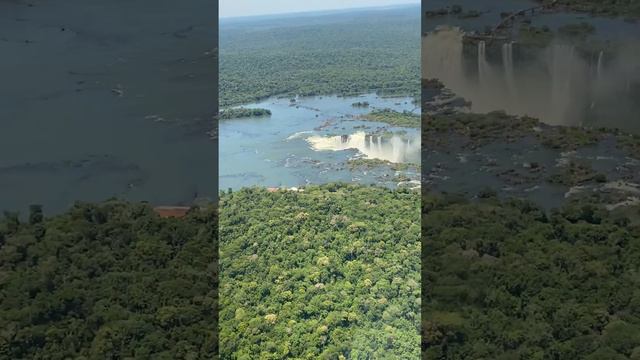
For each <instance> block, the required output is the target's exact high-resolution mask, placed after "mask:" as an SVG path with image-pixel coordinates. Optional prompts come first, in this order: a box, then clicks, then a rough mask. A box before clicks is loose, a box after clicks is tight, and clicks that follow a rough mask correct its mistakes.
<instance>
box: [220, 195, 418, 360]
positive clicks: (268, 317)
mask: <svg viewBox="0 0 640 360" xmlns="http://www.w3.org/2000/svg"><path fill="white" fill-rule="evenodd" d="M220 207H221V212H220V215H221V217H220V235H221V236H220V239H221V243H220V270H221V279H220V284H221V285H220V286H221V287H220V299H221V305H220V306H221V308H220V321H221V329H222V332H221V334H220V341H221V342H220V349H221V350H220V352H221V356H222V358H229V359H231V358H233V359H255V358H260V359H285V358H296V359H371V358H376V359H417V358H418V357H419V356H420V320H419V319H420V270H419V269H420V257H419V256H420V255H419V254H420V226H419V223H420V217H419V216H420V197H419V194H418V193H416V192H412V191H408V190H407V191H402V190H400V191H392V190H389V189H384V188H378V187H367V186H359V185H340V184H327V185H322V186H309V187H306V188H304V192H295V191H277V192H268V191H267V190H265V189H261V188H244V189H242V190H240V191H237V192H233V193H226V194H224V195H223V196H222V197H221V200H220Z"/></svg>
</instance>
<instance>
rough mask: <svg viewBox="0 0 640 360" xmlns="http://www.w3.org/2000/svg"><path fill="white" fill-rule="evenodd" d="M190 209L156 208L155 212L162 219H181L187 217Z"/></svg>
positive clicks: (177, 207) (182, 207)
mask: <svg viewBox="0 0 640 360" xmlns="http://www.w3.org/2000/svg"><path fill="white" fill-rule="evenodd" d="M190 209H191V208H190V207H187V206H156V207H154V208H153V211H155V212H156V214H158V215H160V217H162V218H170V217H173V218H181V217H185V216H186V215H187V212H189V210H190Z"/></svg>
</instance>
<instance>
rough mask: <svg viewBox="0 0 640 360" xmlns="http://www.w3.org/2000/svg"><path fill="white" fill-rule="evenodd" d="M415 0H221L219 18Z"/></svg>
mask: <svg viewBox="0 0 640 360" xmlns="http://www.w3.org/2000/svg"><path fill="white" fill-rule="evenodd" d="M419 4H420V3H419V2H418V1H417V0H350V1H348V2H345V1H344V0H323V1H320V0H309V1H305V2H300V1H298V0H295V1H294V0H274V1H270V2H269V3H265V2H264V1H259V0H240V1H232V0H221V1H220V8H219V13H220V18H235V17H249V16H264V15H280V14H282V15H284V14H292V13H305V12H315V11H331V10H348V9H358V8H368V7H384V6H395V5H398V6H400V5H419Z"/></svg>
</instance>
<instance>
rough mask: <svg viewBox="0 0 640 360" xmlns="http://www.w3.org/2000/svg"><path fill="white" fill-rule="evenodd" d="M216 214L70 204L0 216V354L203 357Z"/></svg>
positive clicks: (212, 339)
mask: <svg viewBox="0 0 640 360" xmlns="http://www.w3.org/2000/svg"><path fill="white" fill-rule="evenodd" d="M216 223H217V219H216V215H215V212H214V211H213V209H199V210H195V209H194V210H193V211H191V213H189V214H188V215H187V216H186V217H185V218H183V219H162V218H160V217H158V215H156V214H155V213H154V212H153V211H152V209H151V208H150V207H149V206H147V205H144V204H127V203H122V202H117V201H109V202H105V203H102V204H99V205H90V204H78V205H76V206H74V207H73V208H72V209H70V210H69V211H68V212H67V213H65V214H62V215H58V216H55V217H51V218H43V216H42V212H41V209H40V208H39V207H33V209H32V213H31V216H30V217H29V222H24V223H21V222H20V220H19V218H18V217H17V216H16V215H15V214H6V216H5V218H4V219H3V220H1V221H0V359H71V358H73V359H100V358H102V359H106V358H108V359H125V358H136V359H211V358H214V354H216V352H217V331H216V316H215V307H216V301H217V299H216V292H215V289H216V281H217V274H216V270H217V268H216V255H217V247H216V244H217V241H216Z"/></svg>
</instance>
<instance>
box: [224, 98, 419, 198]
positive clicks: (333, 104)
mask: <svg viewBox="0 0 640 360" xmlns="http://www.w3.org/2000/svg"><path fill="white" fill-rule="evenodd" d="M412 100H413V99H412V98H382V97H379V96H377V95H374V94H368V95H363V96H358V97H347V98H344V97H337V96H318V97H306V98H298V99H297V100H296V101H295V102H291V99H289V98H280V99H279V98H270V99H267V100H265V101H262V102H259V103H254V104H248V105H245V107H248V108H264V109H269V110H271V112H272V115H271V116H270V117H261V118H245V119H231V120H223V121H220V125H219V126H220V127H219V134H220V140H219V141H220V150H219V151H220V169H219V170H220V177H219V181H220V189H227V188H234V189H237V188H240V187H246V186H254V185H259V186H268V187H282V186H283V187H297V186H304V185H306V184H312V183H313V184H318V183H326V182H333V181H343V182H358V183H365V184H380V185H385V186H389V187H397V186H399V185H400V186H404V185H410V184H403V182H402V181H397V180H398V178H397V176H398V175H404V176H405V177H408V178H410V179H413V180H419V177H420V175H419V172H417V170H416V169H414V170H407V171H403V172H402V174H399V173H398V172H396V171H394V170H393V169H391V168H390V167H388V166H383V167H376V168H373V169H365V168H356V169H350V167H349V166H348V160H349V159H355V158H371V159H381V160H388V161H391V162H394V163H415V164H418V163H420V134H419V129H409V128H399V127H393V126H389V125H387V124H383V123H378V122H371V121H363V120H359V119H357V116H358V115H363V114H366V113H368V112H371V111H373V110H375V109H384V108H390V109H393V110H396V111H412V112H414V113H416V114H419V113H420V109H419V108H418V107H417V105H415V104H413V103H412ZM365 101H366V102H368V103H369V104H370V106H369V108H356V107H354V106H352V104H353V103H355V102H365ZM399 183H400V184H399ZM405 183H406V179H405Z"/></svg>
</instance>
